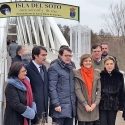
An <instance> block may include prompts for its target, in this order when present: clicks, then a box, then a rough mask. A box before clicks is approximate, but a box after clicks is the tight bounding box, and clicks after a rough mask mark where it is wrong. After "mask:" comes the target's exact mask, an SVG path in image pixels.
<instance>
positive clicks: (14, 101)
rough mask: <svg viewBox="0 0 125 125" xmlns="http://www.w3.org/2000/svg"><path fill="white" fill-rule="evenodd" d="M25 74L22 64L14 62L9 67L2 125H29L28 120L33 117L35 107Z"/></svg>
mask: <svg viewBox="0 0 125 125" xmlns="http://www.w3.org/2000/svg"><path fill="white" fill-rule="evenodd" d="M26 74H27V71H26V69H25V66H24V64H23V63H22V62H15V63H13V64H12V66H11V67H10V70H9V74H8V79H7V83H8V84H7V87H6V89H5V96H6V109H5V114H4V125H30V124H31V122H30V119H33V118H34V117H35V111H36V105H35V103H34V102H33V95H32V89H31V86H30V82H29V79H28V77H26Z"/></svg>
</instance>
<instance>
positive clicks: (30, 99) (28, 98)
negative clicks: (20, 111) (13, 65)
mask: <svg viewBox="0 0 125 125" xmlns="http://www.w3.org/2000/svg"><path fill="white" fill-rule="evenodd" d="M21 82H22V83H23V84H24V85H25V86H26V90H27V91H26V102H27V103H26V105H27V106H29V107H32V102H33V93H32V89H31V85H30V83H29V81H28V80H27V79H26V78H25V79H23V80H21ZM24 125H28V120H27V118H25V117H24Z"/></svg>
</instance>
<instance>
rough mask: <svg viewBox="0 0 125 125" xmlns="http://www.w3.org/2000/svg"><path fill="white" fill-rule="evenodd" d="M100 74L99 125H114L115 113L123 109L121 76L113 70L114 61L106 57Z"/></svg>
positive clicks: (110, 57) (122, 80) (122, 82)
mask: <svg viewBox="0 0 125 125" xmlns="http://www.w3.org/2000/svg"><path fill="white" fill-rule="evenodd" d="M104 67H105V68H104V70H103V71H102V72H101V74H100V77H101V101H100V125H115V120H116V115H117V111H118V110H120V111H123V109H124V97H125V95H124V79H123V74H122V73H120V72H118V71H116V70H115V68H114V67H115V59H114V58H113V57H112V56H107V57H105V59H104Z"/></svg>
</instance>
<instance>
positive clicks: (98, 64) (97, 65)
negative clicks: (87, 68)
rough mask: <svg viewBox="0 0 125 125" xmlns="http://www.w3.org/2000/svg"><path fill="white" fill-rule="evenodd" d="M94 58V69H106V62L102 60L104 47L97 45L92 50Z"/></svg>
mask: <svg viewBox="0 0 125 125" xmlns="http://www.w3.org/2000/svg"><path fill="white" fill-rule="evenodd" d="M91 52H92V57H93V68H94V69H99V70H103V69H104V62H103V59H102V58H101V56H102V47H101V45H98V44H95V45H93V46H92V48H91Z"/></svg>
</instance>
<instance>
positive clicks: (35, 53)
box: [26, 46, 48, 125]
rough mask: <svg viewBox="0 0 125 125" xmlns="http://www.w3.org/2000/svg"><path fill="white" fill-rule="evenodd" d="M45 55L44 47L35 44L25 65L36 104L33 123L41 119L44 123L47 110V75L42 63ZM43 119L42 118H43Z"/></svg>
mask: <svg viewBox="0 0 125 125" xmlns="http://www.w3.org/2000/svg"><path fill="white" fill-rule="evenodd" d="M46 56H47V50H46V48H44V47H42V46H36V47H34V48H33V50H32V59H33V60H32V61H30V63H29V64H28V65H27V66H26V68H27V76H28V77H29V78H30V83H31V87H32V91H33V95H34V99H35V102H36V106H37V114H36V117H35V119H34V120H32V123H33V124H37V123H38V120H39V119H41V120H42V121H43V122H41V123H40V125H44V124H45V119H44V118H45V117H44V116H46V115H47V112H48V77H47V70H46V66H45V65H44V63H45V60H46ZM43 119H44V120H43Z"/></svg>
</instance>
